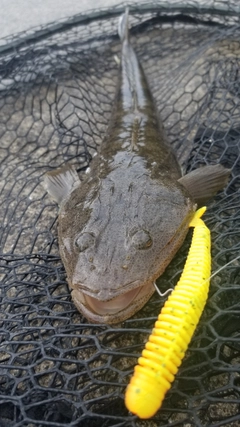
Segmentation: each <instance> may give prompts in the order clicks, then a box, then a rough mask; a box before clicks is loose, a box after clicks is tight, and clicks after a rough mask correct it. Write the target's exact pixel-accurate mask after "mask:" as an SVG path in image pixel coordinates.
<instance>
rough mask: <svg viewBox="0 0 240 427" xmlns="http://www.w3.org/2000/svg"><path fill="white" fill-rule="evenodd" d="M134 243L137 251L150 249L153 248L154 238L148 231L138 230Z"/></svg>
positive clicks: (134, 236) (134, 235)
mask: <svg viewBox="0 0 240 427" xmlns="http://www.w3.org/2000/svg"><path fill="white" fill-rule="evenodd" d="M132 242H133V244H134V246H135V247H136V248H137V249H148V248H150V246H152V238H151V236H150V233H149V232H148V231H146V230H138V231H136V232H135V233H134V234H133V235H132Z"/></svg>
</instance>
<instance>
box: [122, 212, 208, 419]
mask: <svg viewBox="0 0 240 427" xmlns="http://www.w3.org/2000/svg"><path fill="white" fill-rule="evenodd" d="M205 210H206V208H201V209H199V210H198V211H197V212H196V213H195V216H194V218H193V220H192V221H191V223H190V225H189V226H190V227H194V231H193V238H192V244H191V247H190V250H189V254H188V257H187V261H186V263H185V266H184V270H183V272H182V275H181V277H180V280H179V282H178V283H177V285H176V287H175V289H174V290H173V291H172V293H171V295H170V296H169V298H168V299H167V301H166V303H165V305H164V307H163V308H162V311H161V313H160V315H159V316H158V320H157V321H156V323H155V327H154V329H153V331H152V334H151V335H150V337H149V340H148V342H147V344H146V345H145V349H144V350H143V352H142V356H141V357H140V358H139V359H138V365H137V366H136V367H135V369H134V374H133V376H132V378H131V381H130V383H129V385H128V387H127V390H126V396H125V403H126V406H127V408H128V409H129V411H131V412H132V413H133V414H136V415H138V416H139V417H140V418H150V417H152V416H153V415H154V414H155V413H156V411H157V410H158V409H159V408H160V407H161V405H162V401H163V399H164V396H165V394H166V392H167V391H168V390H169V388H170V387H171V383H172V382H173V380H174V377H175V375H176V373H177V371H178V368H179V366H180V364H181V361H182V359H183V357H184V355H185V352H186V350H187V348H188V345H189V342H190V340H191V338H192V336H193V333H194V331H195V329H196V326H197V324H198V322H199V319H200V316H201V314H202V311H203V309H204V306H205V303H206V300H207V296H208V290H209V283H210V279H209V277H210V274H211V253H210V246H211V240H210V231H209V229H208V228H207V227H206V225H205V224H204V222H203V221H202V219H201V218H200V217H201V216H202V214H203V213H204V212H205Z"/></svg>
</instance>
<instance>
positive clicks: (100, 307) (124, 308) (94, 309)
mask: <svg viewBox="0 0 240 427" xmlns="http://www.w3.org/2000/svg"><path fill="white" fill-rule="evenodd" d="M154 291H155V288H154V286H153V283H152V282H151V283H149V284H148V285H146V284H145V285H144V286H138V287H137V288H135V289H132V290H130V291H128V292H125V293H123V294H121V295H118V296H117V297H115V298H112V299H110V300H108V301H101V300H99V299H97V298H94V297H92V296H90V295H87V294H86V293H84V292H82V291H81V290H80V289H76V288H75V289H74V290H73V291H72V298H73V301H74V303H75V305H76V307H77V309H78V310H79V311H80V312H81V313H82V314H83V315H84V316H85V317H86V318H87V319H89V320H90V321H91V322H96V323H108V324H111V323H118V322H121V321H123V320H125V319H127V318H128V317H130V316H131V314H133V313H135V312H136V305H137V307H138V309H140V308H141V307H142V306H143V305H144V304H145V303H146V301H147V300H148V299H149V297H150V296H151V295H152V294H153V293H154Z"/></svg>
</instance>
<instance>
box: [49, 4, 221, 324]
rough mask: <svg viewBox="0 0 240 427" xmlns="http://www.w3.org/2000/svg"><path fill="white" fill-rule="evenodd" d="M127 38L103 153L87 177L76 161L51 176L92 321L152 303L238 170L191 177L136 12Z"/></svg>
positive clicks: (74, 281) (74, 274)
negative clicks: (140, 50) (146, 68)
mask: <svg viewBox="0 0 240 427" xmlns="http://www.w3.org/2000/svg"><path fill="white" fill-rule="evenodd" d="M119 36H120V39H121V42H122V52H121V64H120V72H119V81H118V85H117V91H116V97H115V102H114V106H113V110H112V117H111V120H110V124H109V127H108V131H107V134H106V137H105V139H104V141H103V142H102V145H101V148H100V152H99V154H98V155H97V156H96V157H94V159H93V160H92V162H91V167H90V171H89V173H88V174H86V176H85V178H84V180H83V181H82V182H80V180H79V177H78V174H77V173H76V171H75V169H74V168H73V167H72V166H70V165H66V166H64V167H63V168H60V169H57V170H55V171H52V172H49V173H48V174H47V175H46V177H45V187H46V188H47V191H48V192H49V194H50V195H51V196H52V197H53V198H54V200H55V201H56V202H57V203H58V204H59V207H60V210H59V225H58V236H59V248H60V255H61V258H62V261H63V263H64V266H65V269H66V272H67V279H68V283H69V286H70V288H71V289H72V298H73V301H74V303H75V305H76V307H77V308H78V310H79V311H80V312H81V313H82V314H83V315H84V316H85V317H86V318H87V319H89V320H90V321H93V322H98V323H109V324H110V323H118V322H120V321H123V320H125V319H127V318H128V317H130V316H132V315H133V314H134V313H135V312H137V311H138V310H139V309H140V308H141V307H142V306H143V305H144V304H145V303H146V302H147V301H148V299H149V298H150V297H151V295H152V294H153V293H154V291H155V288H154V285H153V284H154V282H155V280H156V279H157V278H158V277H159V276H160V275H161V274H162V273H163V271H164V270H165V268H166V266H167V265H168V264H169V262H170V261H171V260H172V258H173V257H174V255H175V253H176V252H177V250H178V249H179V247H180V246H181V245H182V243H183V241H184V239H185V237H186V234H187V231H188V226H189V222H190V221H191V218H192V217H193V214H194V211H195V210H196V207H197V204H201V203H202V202H203V201H204V199H208V198H209V197H211V196H212V195H213V194H215V193H216V192H217V191H218V190H220V189H222V188H223V187H224V185H225V184H226V180H227V178H228V175H229V170H228V169H225V168H223V167H222V166H221V165H215V166H206V167H204V168H200V169H198V170H197V171H194V172H191V173H190V174H188V175H185V176H184V177H181V169H180V166H179V164H178V161H177V159H176V157H175V154H174V153H173V151H172V149H171V147H170V145H169V144H168V141H167V139H166V136H165V133H164V129H163V125H162V123H161V120H160V118H159V116H158V113H157V110H156V107H155V103H154V100H153V97H152V95H151V93H150V89H149V86H148V83H147V80H146V77H145V74H144V72H143V69H142V67H141V65H140V63H139V62H138V59H137V56H136V54H135V52H134V49H133V48H132V46H131V44H130V42H129V36H128V12H127V11H126V12H125V14H124V15H123V16H122V17H121V19H120V22H119Z"/></svg>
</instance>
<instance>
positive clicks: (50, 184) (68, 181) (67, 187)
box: [43, 165, 81, 205]
mask: <svg viewBox="0 0 240 427" xmlns="http://www.w3.org/2000/svg"><path fill="white" fill-rule="evenodd" d="M80 182H81V181H80V179H79V177H78V174H77V172H76V170H75V169H74V167H73V166H71V165H65V166H63V167H62V168H59V169H55V170H53V171H51V172H48V173H46V175H45V176H44V181H43V185H44V188H45V189H46V190H47V192H48V193H49V194H50V196H51V197H52V198H53V199H54V200H55V202H57V204H58V205H60V204H61V203H62V201H63V200H65V199H66V197H67V196H68V195H69V194H70V193H71V192H72V191H73V190H74V188H76V187H77V186H78V185H79V184H80Z"/></svg>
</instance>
